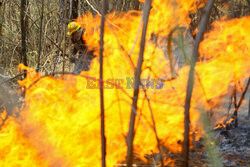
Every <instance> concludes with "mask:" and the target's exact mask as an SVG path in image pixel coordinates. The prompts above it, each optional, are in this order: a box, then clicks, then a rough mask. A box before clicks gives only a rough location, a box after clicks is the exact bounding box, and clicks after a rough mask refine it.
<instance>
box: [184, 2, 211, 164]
mask: <svg viewBox="0 0 250 167" xmlns="http://www.w3.org/2000/svg"><path fill="white" fill-rule="evenodd" d="M213 3H214V0H209V1H208V3H207V5H206V7H205V10H204V15H203V16H202V18H201V22H200V25H199V31H198V33H197V35H196V39H195V43H194V49H193V56H192V60H191V64H190V71H189V77H188V84H187V90H186V98H185V106H184V108H185V110H184V114H185V115H184V128H185V129H184V141H183V150H182V151H183V152H182V153H183V159H184V162H183V166H184V167H188V159H189V129H190V114H189V110H190V103H191V97H192V92H193V86H194V69H195V64H196V61H197V59H198V57H199V52H198V49H199V45H200V42H201V41H202V38H203V34H204V32H205V30H206V27H207V23H208V20H209V15H210V11H211V8H212V6H213Z"/></svg>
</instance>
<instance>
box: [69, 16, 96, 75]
mask: <svg viewBox="0 0 250 167" xmlns="http://www.w3.org/2000/svg"><path fill="white" fill-rule="evenodd" d="M83 33H84V30H83V29H82V28H81V26H80V24H79V23H77V22H74V21H73V22H70V23H69V24H68V32H67V35H69V36H71V41H72V44H73V45H74V47H73V51H72V55H73V57H72V58H70V61H71V62H73V63H75V67H74V71H73V73H76V74H80V72H81V71H89V70H90V64H91V61H92V59H93V58H95V57H96V56H95V55H94V51H93V50H89V49H88V47H87V46H86V42H85V40H84V39H83V38H82V35H83ZM77 55H78V56H77ZM77 57H78V58H77Z"/></svg>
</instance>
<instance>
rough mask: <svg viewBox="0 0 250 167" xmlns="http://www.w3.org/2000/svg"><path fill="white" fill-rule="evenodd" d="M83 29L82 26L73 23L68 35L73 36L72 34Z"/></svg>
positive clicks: (70, 24) (70, 25)
mask: <svg viewBox="0 0 250 167" xmlns="http://www.w3.org/2000/svg"><path fill="white" fill-rule="evenodd" d="M80 28H81V26H80V24H79V23H77V22H75V21H72V22H70V23H69V24H68V32H67V34H68V35H71V34H72V33H74V32H76V31H77V30H79V29H80Z"/></svg>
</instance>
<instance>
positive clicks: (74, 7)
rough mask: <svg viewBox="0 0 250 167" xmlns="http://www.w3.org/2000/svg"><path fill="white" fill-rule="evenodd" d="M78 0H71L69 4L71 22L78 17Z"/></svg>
mask: <svg viewBox="0 0 250 167" xmlns="http://www.w3.org/2000/svg"><path fill="white" fill-rule="evenodd" d="M78 3H79V2H78V0H72V4H71V18H70V19H71V20H74V19H76V18H77V17H78Z"/></svg>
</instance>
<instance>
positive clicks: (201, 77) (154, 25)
mask: <svg viewBox="0 0 250 167" xmlns="http://www.w3.org/2000/svg"><path fill="white" fill-rule="evenodd" d="M197 2H198V1H195V0H193V1H184V0H183V1H182V0H178V1H163V0H162V1H160V0H158V1H156V0H155V1H153V4H152V11H151V14H150V19H149V20H150V21H149V27H148V33H147V45H146V50H145V59H144V65H143V72H142V75H141V78H144V79H149V81H150V83H151V84H149V82H148V86H149V87H148V89H147V96H148V97H149V103H148V101H147V99H146V98H145V93H144V92H143V91H142V90H141V91H140V96H139V101H138V113H137V118H136V127H135V129H136V135H135V140H134V147H135V153H136V154H137V155H138V156H139V158H140V159H141V160H144V161H146V159H145V158H144V155H146V154H152V153H157V152H158V151H159V150H158V148H157V140H156V137H155V133H154V130H153V128H152V126H153V121H152V119H151V111H152V112H153V114H154V119H155V122H156V130H157V133H158V137H159V139H160V141H161V144H162V145H164V146H165V147H167V148H168V149H169V151H171V152H175V153H180V151H181V142H182V141H183V132H184V130H183V127H184V125H183V119H184V115H183V111H184V107H183V105H184V99H185V92H186V83H187V78H188V72H189V66H185V67H183V68H182V69H180V70H179V74H178V75H179V76H178V78H176V79H174V80H170V81H166V82H160V80H156V81H154V80H152V79H158V78H159V77H161V78H169V76H170V71H169V62H168V60H167V59H166V58H165V57H164V54H163V53H162V51H161V50H160V49H159V48H157V47H156V45H155V44H153V43H152V42H151V40H150V36H151V34H157V35H159V36H166V35H167V34H168V33H169V32H170V31H171V30H172V29H173V28H175V27H176V26H188V24H189V22H190V19H189V18H188V13H189V12H192V11H194V10H195V9H196V8H197V6H196V5H195V4H196V3H197ZM159 18H161V19H159ZM140 19H141V12H138V11H130V12H128V13H118V14H114V13H113V14H109V15H107V22H108V23H106V27H105V39H104V40H105V45H104V51H105V52H104V56H105V58H104V77H105V78H104V81H105V87H106V89H105V90H104V96H105V121H106V131H105V133H106V137H107V166H114V164H117V163H119V162H123V161H124V160H125V157H126V134H127V129H128V124H129V115H130V111H131V103H132V95H133V89H132V86H131V85H130V83H131V82H132V78H131V77H133V76H134V70H133V64H136V63H135V62H136V61H137V58H138V52H139V40H138V39H140V31H141V30H140V26H138V25H140V24H141V23H140V22H141V21H140ZM77 21H78V22H79V23H81V25H82V28H85V30H86V31H85V34H84V37H83V38H84V39H85V40H86V42H87V44H88V46H89V48H90V49H95V51H96V54H98V45H99V44H98V41H99V23H100V17H93V16H91V15H90V14H86V15H84V16H82V17H80V18H78V19H77ZM247 22H249V17H245V18H241V19H234V20H229V21H225V20H222V21H220V22H217V23H215V24H214V29H213V30H212V31H211V32H209V33H208V34H207V35H206V37H205V40H204V41H203V42H202V45H201V47H200V55H201V57H205V58H208V59H209V60H207V61H206V62H199V63H197V67H196V80H195V87H194V93H193V97H192V102H191V111H190V112H191V131H192V132H194V131H197V130H201V129H200V126H199V123H198V120H199V112H200V111H199V107H200V106H204V107H206V108H207V109H210V108H211V104H208V103H207V101H208V100H210V99H213V98H216V97H219V96H220V95H222V94H226V93H227V91H228V89H227V88H228V86H229V85H230V84H231V82H232V81H233V80H234V79H242V78H247V77H248V76H249V72H250V71H249V65H250V64H249V62H250V61H249V53H250V52H249V43H250V40H249V37H248V34H249V32H248V31H249V29H250V27H249V23H247ZM243 25H244V26H243ZM237 28H238V31H239V32H240V33H238V31H237ZM236 32H237V33H236ZM218 34H219V35H218ZM215 37H216V38H215ZM135 39H137V41H135ZM243 39H244V40H243ZM215 44H217V45H215ZM235 46H237V47H238V48H241V49H237V47H235ZM208 48H209V49H208ZM130 53H132V54H130ZM130 58H131V60H132V62H130V61H129V60H130ZM149 67H150V68H149ZM19 68H20V69H22V70H27V71H28V73H27V77H26V79H25V80H23V81H19V84H20V85H21V86H23V87H25V88H26V92H25V93H26V94H25V106H24V107H23V109H22V111H21V113H20V116H19V117H14V116H9V118H8V120H7V122H6V123H5V125H4V126H3V127H2V129H1V132H0V134H1V136H2V138H1V139H0V156H1V161H0V163H1V166H34V165H35V166H65V167H68V166H101V165H100V164H101V151H100V150H101V148H100V147H101V141H100V140H101V139H100V105H99V101H100V100H99V89H98V79H95V78H98V76H99V64H98V60H97V59H95V60H94V61H93V62H92V64H91V70H90V71H89V72H82V73H81V75H63V76H61V77H59V78H55V77H51V76H44V77H42V78H41V76H42V74H39V73H36V72H35V70H34V69H31V68H28V67H25V66H24V65H22V64H21V65H19ZM145 82H147V80H145ZM152 83H153V84H152ZM132 85H133V84H132ZM151 86H152V87H151ZM156 88H158V89H156ZM192 132H191V133H192ZM197 137H199V134H198V135H197ZM7 162H8V163H7ZM165 163H166V164H167V163H170V162H169V159H168V160H166V162H165Z"/></svg>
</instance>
